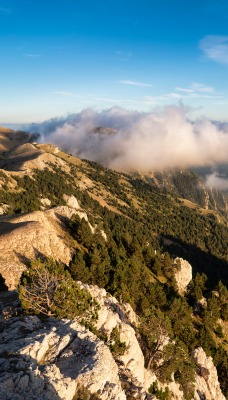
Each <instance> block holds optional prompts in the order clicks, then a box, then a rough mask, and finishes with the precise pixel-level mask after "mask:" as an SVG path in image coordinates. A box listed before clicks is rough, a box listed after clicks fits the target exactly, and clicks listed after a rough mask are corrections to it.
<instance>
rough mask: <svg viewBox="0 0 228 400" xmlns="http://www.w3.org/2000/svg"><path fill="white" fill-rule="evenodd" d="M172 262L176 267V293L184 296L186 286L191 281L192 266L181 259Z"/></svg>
mask: <svg viewBox="0 0 228 400" xmlns="http://www.w3.org/2000/svg"><path fill="white" fill-rule="evenodd" d="M174 262H175V263H176V265H177V268H176V271H175V279H176V282H177V287H178V292H179V293H180V294H184V293H185V291H186V289H187V286H188V284H189V283H190V282H191V280H192V266H191V265H190V264H189V262H188V261H186V260H184V259H183V258H178V257H177V258H175V260H174Z"/></svg>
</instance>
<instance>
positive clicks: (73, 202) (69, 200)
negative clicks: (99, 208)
mask: <svg viewBox="0 0 228 400" xmlns="http://www.w3.org/2000/svg"><path fill="white" fill-rule="evenodd" d="M63 199H64V200H65V202H66V204H67V206H68V207H71V208H75V209H76V210H79V209H80V206H79V204H78V200H77V199H76V197H74V196H67V195H66V194H64V195H63Z"/></svg>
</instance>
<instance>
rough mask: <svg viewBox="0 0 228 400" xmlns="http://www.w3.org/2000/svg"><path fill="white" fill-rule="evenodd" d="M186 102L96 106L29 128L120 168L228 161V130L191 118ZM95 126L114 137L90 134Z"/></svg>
mask: <svg viewBox="0 0 228 400" xmlns="http://www.w3.org/2000/svg"><path fill="white" fill-rule="evenodd" d="M187 112H188V110H187V109H186V108H185V107H184V106H181V105H180V106H167V107H164V109H162V110H160V111H159V110H155V111H153V112H137V111H127V110H124V109H122V108H119V107H112V108H110V109H108V110H103V111H101V112H96V111H94V110H91V109H87V110H84V111H82V112H80V113H78V114H72V115H69V116H68V117H66V118H62V119H57V118H56V119H52V120H50V121H46V122H44V123H42V124H36V125H33V126H32V127H30V129H31V130H32V131H35V132H41V133H42V134H43V136H42V141H46V142H52V143H55V144H56V145H57V146H59V147H60V148H62V149H64V150H66V151H68V152H70V153H72V154H74V155H76V156H79V157H81V158H86V159H89V160H93V161H97V162H99V163H101V164H103V165H104V166H106V167H110V168H113V169H116V170H120V171H129V170H135V169H143V170H155V169H158V170H162V169H165V168H176V167H191V166H205V165H214V164H216V163H219V162H220V163H225V162H227V161H228V156H227V155H228V133H227V132H226V131H225V129H223V127H222V126H218V124H215V123H213V122H211V121H210V120H207V119H201V120H197V121H195V122H191V121H190V120H189V118H188V115H187ZM96 126H104V127H110V128H113V129H115V130H116V131H117V133H116V134H115V135H99V134H95V133H94V134H93V135H91V131H92V130H93V128H94V127H96Z"/></svg>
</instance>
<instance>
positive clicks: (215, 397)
mask: <svg viewBox="0 0 228 400" xmlns="http://www.w3.org/2000/svg"><path fill="white" fill-rule="evenodd" d="M193 360H194V362H195V363H196V366H197V374H196V390H195V396H194V400H202V399H206V400H209V399H211V400H226V398H225V396H224V395H223V394H222V392H221V389H220V385H219V382H218V374H217V370H216V368H215V366H214V363H213V360H212V358H211V357H207V356H206V354H205V352H204V350H203V349H202V347H199V348H197V349H195V350H194V351H193Z"/></svg>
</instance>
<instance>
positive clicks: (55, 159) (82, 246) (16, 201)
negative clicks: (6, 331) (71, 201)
mask: <svg viewBox="0 0 228 400" xmlns="http://www.w3.org/2000/svg"><path fill="white" fill-rule="evenodd" d="M31 146H32V147H31ZM30 149H31V153H29V154H28V152H26V154H22V156H21V157H19V159H18V158H17V159H16V162H15V163H14V154H16V155H17V156H18V154H19V153H20V151H19V148H17V149H14V150H12V149H11V150H10V152H9V153H7V152H5V153H4V155H3V156H2V160H3V161H4V163H3V164H2V166H4V168H2V169H1V171H0V206H1V209H2V214H3V215H2V216H1V221H4V219H5V220H6V219H7V218H9V214H19V215H23V214H24V213H27V212H33V211H38V210H40V209H49V208H53V210H54V208H55V207H57V206H66V205H67V200H66V199H67V197H66V196H68V198H69V197H70V196H74V197H75V198H76V199H77V200H78V203H79V206H80V209H81V210H83V211H84V212H85V213H86V216H87V219H88V220H86V218H81V216H80V215H79V214H78V213H77V212H75V214H74V215H73V216H72V217H69V218H63V219H62V223H63V224H64V226H65V229H66V232H67V234H66V235H67V236H66V237H67V238H68V241H69V242H68V244H69V247H70V248H71V254H72V257H71V261H70V262H69V263H68V265H61V266H59V265H58V264H52V261H50V260H49V261H48V260H47V258H46V257H43V260H42V259H41V260H40V261H39V262H41V265H42V267H41V270H42V271H45V270H46V269H48V268H50V265H51V273H52V274H54V275H55V274H56V277H57V278H56V279H57V281H58V276H59V274H62V278H63V281H65V282H67V280H69V282H71V286H72V288H71V290H74V289H73V288H74V285H75V283H74V282H75V281H81V282H83V283H84V284H89V285H98V286H99V287H101V288H105V289H106V291H107V292H109V293H110V294H111V295H113V296H115V297H116V298H117V299H118V300H119V301H120V302H121V303H122V302H124V303H125V302H128V303H130V305H131V306H132V307H133V309H134V311H135V312H136V313H137V314H138V316H139V319H140V325H139V328H138V329H137V335H138V340H139V343H140V345H141V348H142V350H143V353H144V357H145V361H146V367H147V368H148V369H151V370H152V371H154V372H155V374H156V376H157V379H158V381H160V382H169V381H170V380H171V377H172V376H174V377H175V381H176V382H179V384H180V387H181V390H182V391H183V393H184V399H188V398H189V399H192V396H193V391H194V371H195V368H196V366H195V364H194V362H193V361H192V357H191V354H192V351H193V350H194V349H195V348H197V347H198V346H202V347H203V349H204V350H205V352H206V354H207V356H212V357H213V360H214V363H215V365H216V367H217V371H218V375H219V380H220V384H221V388H222V390H223V393H224V394H226V395H228V392H227V390H228V388H227V381H228V375H227V370H228V354H227V351H228V349H227V328H226V327H227V323H228V290H227V288H226V285H227V283H228V251H227V248H228V229H227V221H226V218H225V215H224V213H223V212H222V211H221V212H220V210H219V209H217V211H216V213H214V212H210V213H208V212H205V209H204V208H203V204H202V203H200V202H199V203H198V207H195V208H190V207H188V206H186V205H185V203H184V202H183V201H182V200H180V198H179V195H180V193H182V195H184V193H185V190H186V189H185V184H186V182H188V180H187V181H185V180H184V181H183V182H182V181H181V180H180V179H179V180H178V182H179V183H178V185H180V188H179V192H178V193H174V190H168V189H167V187H161V186H160V185H158V184H157V183H156V182H153V181H152V180H148V178H147V179H145V177H143V178H142V177H140V176H139V175H128V174H121V173H118V172H115V171H110V170H108V169H105V168H103V167H101V166H100V165H98V164H96V163H94V162H90V161H86V160H79V159H76V158H75V157H73V156H71V155H68V154H65V153H63V152H61V151H60V150H59V149H57V148H55V147H54V146H51V145H41V144H35V143H33V144H30ZM181 185H182V186H181ZM181 187H182V189H181ZM181 190H182V192H181ZM182 197H183V196H182ZM44 200H45V201H44ZM193 200H194V201H196V200H197V199H196V198H194V199H193ZM212 211H213V210H212ZM218 216H219V218H218ZM40 256H41V258H42V255H40ZM176 257H182V258H184V259H186V260H188V261H189V262H190V264H191V265H192V267H193V280H192V282H191V283H190V285H189V287H188V290H187V292H186V293H185V294H184V295H183V296H181V295H180V294H179V293H178V290H177V285H176V281H175V271H176V268H177V265H176V264H175V262H174V259H175V258H176ZM28 261H29V260H27V265H28V267H29V268H28V272H25V275H24V277H23V280H22V283H21V288H20V296H21V300H22V305H23V307H24V309H25V311H26V312H27V313H31V312H33V311H32V307H31V304H29V302H28V298H27V297H26V295H27V294H28V293H34V287H33V286H32V285H33V279H32V277H33V276H34V274H35V272H36V271H34V265H37V264H36V261H35V264H34V263H32V264H31V265H30V266H29V262H28ZM48 265H49V267H48ZM60 271H62V272H60ZM63 271H64V272H63ZM54 281H55V280H54ZM58 290H60V291H62V296H63V297H64V296H65V295H64V292H65V291H66V290H67V284H66V285H65V286H64V285H63V287H62V286H61V287H59V289H58ZM75 290H76V286H75ZM35 293H36V292H35ZM66 299H67V296H66ZM81 299H82V300H81V301H82V303H83V305H82V308H81V309H82V310H83V307H84V304H87V303H88V302H89V298H88V297H86V295H84V298H83V296H81ZM58 301H59V297H58V296H57V303H55V302H54V303H53V304H54V305H53V307H54V308H51V312H53V314H52V315H53V316H55V317H60V318H61V317H62V316H63V314H62V313H61V307H58ZM86 302H87V303H86ZM39 304H40V303H39ZM56 304H57V306H56ZM36 314H38V315H40V316H42V317H45V314H44V313H43V312H42V308H41V307H40V308H39V309H37V310H36ZM91 329H93V328H91ZM95 333H96V334H97V335H101V332H95ZM161 334H162V335H163V336H167V337H168V338H169V342H168V343H167V345H166V346H165V347H164V348H163V349H161V348H159V340H160V339H159V338H160V336H161ZM103 340H104V341H105V340H106V339H105V337H103ZM115 343H116V351H117V352H119V351H121V350H120V349H121V343H120V342H118V335H117V337H116V336H115V338H114V344H115ZM123 350H124V348H123ZM151 390H152V389H151ZM153 390H155V391H156V388H155V387H154V389H153ZM157 392H158V390H157ZM157 395H158V394H157ZM167 398H168V397H167Z"/></svg>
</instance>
